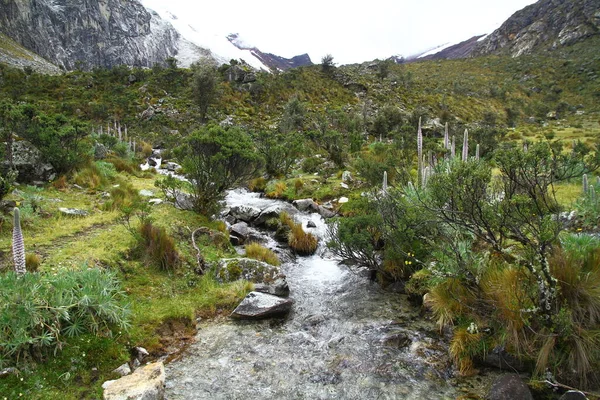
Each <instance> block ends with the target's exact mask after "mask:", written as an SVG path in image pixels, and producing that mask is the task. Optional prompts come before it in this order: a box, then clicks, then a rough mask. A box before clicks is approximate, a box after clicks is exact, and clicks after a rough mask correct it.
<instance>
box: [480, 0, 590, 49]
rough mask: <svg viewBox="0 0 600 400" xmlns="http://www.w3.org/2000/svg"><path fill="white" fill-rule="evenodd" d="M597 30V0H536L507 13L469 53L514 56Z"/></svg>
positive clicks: (555, 45) (585, 36)
mask: <svg viewBox="0 0 600 400" xmlns="http://www.w3.org/2000/svg"><path fill="white" fill-rule="evenodd" d="M598 34H600V0H540V1H538V2H537V3H535V4H532V5H530V6H527V7H525V8H524V9H522V10H520V11H518V12H516V13H515V14H513V16H511V17H510V18H509V19H508V20H507V21H506V22H505V23H504V24H502V26H501V27H500V28H498V29H497V30H496V31H494V32H493V33H492V34H490V35H489V36H488V37H486V38H485V39H484V40H482V41H480V42H478V43H477V45H476V46H475V48H474V49H473V51H472V52H471V55H472V56H478V55H486V54H509V55H511V56H513V57H518V56H520V55H522V54H529V53H531V52H533V51H536V50H551V49H555V48H558V47H560V46H567V45H571V44H574V43H576V42H578V41H580V40H583V39H585V38H587V37H590V36H594V35H598Z"/></svg>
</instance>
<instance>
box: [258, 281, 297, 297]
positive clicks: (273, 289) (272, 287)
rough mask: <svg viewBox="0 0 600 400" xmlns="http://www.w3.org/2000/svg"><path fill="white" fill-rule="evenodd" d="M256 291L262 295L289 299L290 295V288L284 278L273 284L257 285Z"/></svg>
mask: <svg viewBox="0 0 600 400" xmlns="http://www.w3.org/2000/svg"><path fill="white" fill-rule="evenodd" d="M254 290H255V291H257V292H261V293H268V294H272V295H274V296H279V297H287V296H289V294H290V287H289V286H288V283H287V281H286V280H285V278H283V277H279V278H277V279H275V280H274V281H273V283H270V284H267V283H257V284H255V285H254Z"/></svg>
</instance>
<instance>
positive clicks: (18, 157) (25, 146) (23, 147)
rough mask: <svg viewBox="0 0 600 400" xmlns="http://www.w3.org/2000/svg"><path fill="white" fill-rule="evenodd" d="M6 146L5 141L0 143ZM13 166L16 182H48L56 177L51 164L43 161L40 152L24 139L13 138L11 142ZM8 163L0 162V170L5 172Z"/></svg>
mask: <svg viewBox="0 0 600 400" xmlns="http://www.w3.org/2000/svg"><path fill="white" fill-rule="evenodd" d="M0 145H1V146H6V143H2V144H0ZM12 155H13V166H12V167H13V168H14V169H16V170H17V172H18V175H17V182H19V183H29V184H31V183H34V182H49V181H51V180H53V179H54V178H55V177H56V173H55V172H54V168H53V167H52V165H50V164H48V163H45V162H44V161H43V157H42V153H41V152H40V151H39V150H38V149H37V148H36V147H35V146H34V145H32V144H31V143H29V142H28V141H25V140H15V141H13V143H12ZM9 169H10V165H9V164H8V163H7V162H6V161H5V162H2V163H0V172H1V173H6V171H8V170H9Z"/></svg>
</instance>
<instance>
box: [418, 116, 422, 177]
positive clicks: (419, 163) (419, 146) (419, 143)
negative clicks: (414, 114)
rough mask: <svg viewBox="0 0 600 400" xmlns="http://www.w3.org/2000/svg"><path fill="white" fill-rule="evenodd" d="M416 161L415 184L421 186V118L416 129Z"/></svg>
mask: <svg viewBox="0 0 600 400" xmlns="http://www.w3.org/2000/svg"><path fill="white" fill-rule="evenodd" d="M417 159H418V171H417V174H418V175H417V182H418V184H419V185H421V183H422V182H423V132H422V131H421V117H419V128H418V129H417Z"/></svg>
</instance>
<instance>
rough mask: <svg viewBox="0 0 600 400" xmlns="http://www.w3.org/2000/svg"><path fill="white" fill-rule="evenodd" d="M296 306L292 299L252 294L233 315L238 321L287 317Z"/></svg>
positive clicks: (258, 293) (257, 293) (249, 294)
mask: <svg viewBox="0 0 600 400" xmlns="http://www.w3.org/2000/svg"><path fill="white" fill-rule="evenodd" d="M293 304H294V302H293V300H291V299H284V298H281V297H277V296H273V295H271V294H266V293H260V292H250V293H248V295H247V296H246V297H245V298H244V300H242V302H241V303H240V304H239V305H238V306H237V307H236V309H235V310H233V312H232V313H231V317H232V318H237V319H263V318H271V317H281V316H285V315H287V314H288V313H289V312H290V310H291V309H292V305H293Z"/></svg>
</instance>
